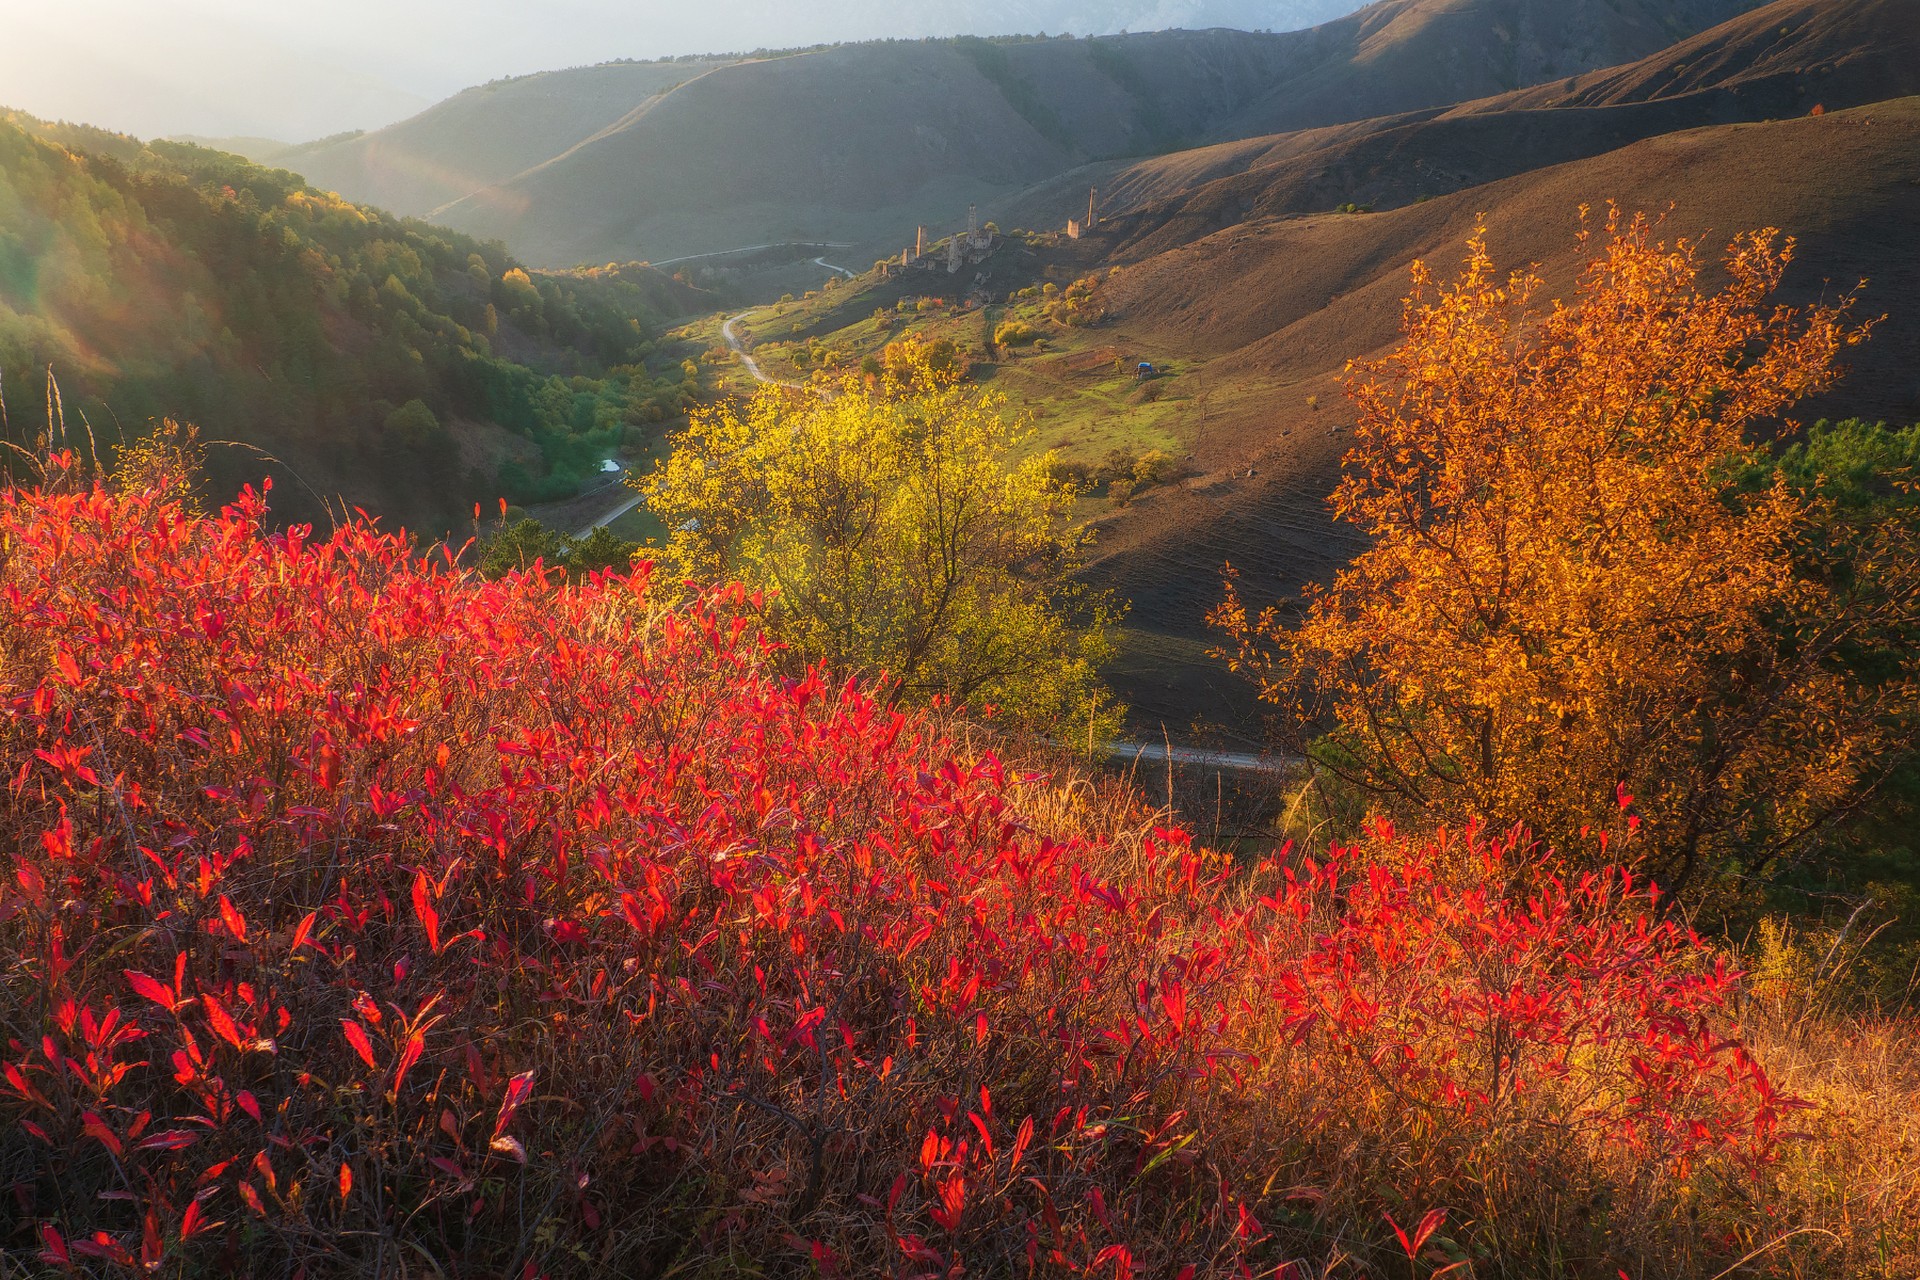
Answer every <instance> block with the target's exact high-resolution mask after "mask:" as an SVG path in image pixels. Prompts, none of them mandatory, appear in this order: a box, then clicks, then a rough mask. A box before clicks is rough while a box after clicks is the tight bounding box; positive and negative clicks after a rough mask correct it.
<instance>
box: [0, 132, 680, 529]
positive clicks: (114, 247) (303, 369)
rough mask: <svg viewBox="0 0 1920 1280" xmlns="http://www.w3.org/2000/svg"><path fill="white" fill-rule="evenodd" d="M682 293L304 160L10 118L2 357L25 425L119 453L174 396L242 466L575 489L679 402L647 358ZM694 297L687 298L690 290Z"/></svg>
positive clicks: (535, 494) (374, 493)
mask: <svg viewBox="0 0 1920 1280" xmlns="http://www.w3.org/2000/svg"><path fill="white" fill-rule="evenodd" d="M690 303H694V295H693V294H691V292H690V291H687V290H685V289H683V288H682V287H681V286H679V285H676V284H674V283H673V282H672V281H669V280H667V279H666V278H665V277H662V276H659V275H657V274H655V273H650V272H644V271H622V272H598V273H593V274H591V275H583V276H574V277H545V276H542V277H530V276H528V275H527V274H526V273H525V272H524V271H522V270H520V269H519V268H518V267H517V266H516V264H515V263H514V262H513V260H512V259H510V258H508V257H507V256H506V254H505V253H504V251H503V250H501V249H500V247H499V246H497V245H483V244H480V243H478V242H476V241H473V240H470V239H468V238H466V237H464V236H461V235H458V234H456V233H453V232H449V231H445V230H441V229H439V228H434V227H430V226H427V225H425V224H422V223H403V222H400V221H397V220H395V219H393V218H392V217H390V216H388V215H385V214H382V213H379V212H377V211H374V210H370V209H367V208H364V207H361V206H357V205H352V204H347V203H343V202H342V201H340V200H338V199H337V198H334V197H331V196H326V195H322V194H320V193H318V192H316V191H313V190H311V189H308V188H307V187H305V185H304V184H303V183H301V182H300V180H299V179H297V178H296V177H294V176H293V175H291V174H288V173H284V172H280V171H274V170H266V169H261V168H257V167H255V166H253V165H250V164H248V163H247V162H245V161H243V160H240V159H239V158H237V157H234V156H230V155H225V154H222V153H219V152H214V151H208V150H204V149H201V148H197V147H190V146H182V145H179V144H172V143H153V144H141V143H139V142H138V141H136V140H134V139H130V138H124V137H120V136H117V135H112V134H103V133H98V132H97V131H90V130H82V129H75V128H72V127H68V126H43V125H41V124H39V123H38V122H33V121H29V120H26V119H24V118H18V117H16V118H13V119H12V120H10V121H8V122H0V372H3V373H4V386H5V392H6V400H7V410H8V413H7V423H8V431H9V432H10V434H11V437H12V438H13V439H14V440H15V441H16V442H19V443H29V444H30V443H32V442H33V441H34V440H36V439H44V438H45V436H46V435H47V433H48V432H49V430H50V429H52V430H55V431H57V430H58V429H59V422H58V420H57V419H58V408H57V407H56V406H54V405H52V404H50V403H49V397H48V395H47V394H46V388H47V374H48V370H49V369H51V371H52V374H53V376H54V378H55V379H57V381H58V386H59V390H60V393H61V400H62V405H61V406H60V407H63V408H64V414H65V438H66V439H67V440H68V441H69V442H73V441H78V440H80V439H82V438H83V436H84V435H85V434H86V432H87V431H88V430H89V429H90V431H91V433H92V436H93V438H94V439H95V440H96V441H97V442H98V447H99V449H100V450H101V451H102V452H103V453H106V452H108V451H109V450H110V449H111V448H112V447H113V445H115V444H117V443H118V442H120V441H121V440H123V439H127V438H130V437H135V436H138V435H139V434H141V433H142V432H143V431H144V430H145V429H146V425H147V423H148V421H149V420H150V419H152V418H158V417H162V416H168V417H176V418H181V419H186V420H190V421H192V422H194V423H196V424H198V425H199V426H200V427H201V428H202V429H203V431H204V432H205V434H206V435H207V436H208V437H210V438H215V439H222V440H232V441H238V442H243V443H244V444H246V445H249V446H253V449H252V450H222V449H216V450H215V453H214V458H213V466H214V468H215V471H216V479H217V481H218V482H220V483H225V484H228V485H229V487H231V483H232V482H234V481H236V480H238V479H239V478H242V477H257V476H258V475H259V474H260V472H261V471H262V470H263V469H265V467H266V463H264V462H263V461H262V459H261V458H260V456H259V454H258V452H257V451H258V450H265V451H267V452H270V453H271V454H273V455H275V457H276V458H278V459H279V460H280V462H281V464H282V465H283V466H284V468H285V471H283V472H282V473H281V479H282V483H281V485H280V487H279V489H278V491H277V497H276V501H277V502H278V503H280V504H282V505H283V506H284V508H285V511H286V513H287V514H288V515H289V516H293V515H300V516H308V517H311V516H315V515H318V514H319V511H318V507H319V504H320V503H321V502H322V501H323V500H327V499H331V498H333V497H334V496H335V495H339V496H341V497H343V498H344V499H345V500H346V501H347V502H348V503H349V504H352V505H358V506H364V507H366V508H367V509H368V510H370V511H377V512H380V513H383V514H385V515H387V516H389V517H391V518H396V519H404V520H406V521H407V522H408V523H410V524H413V525H415V526H417V527H424V528H427V529H430V530H439V529H445V528H448V527H450V526H454V525H458V524H460V523H461V522H462V519H463V514H462V513H463V512H465V513H468V516H467V518H470V510H471V503H472V502H473V501H475V500H477V499H486V500H491V499H492V498H493V497H494V496H495V495H497V494H499V493H502V492H505V493H507V494H508V495H509V496H511V497H513V498H515V499H516V500H527V499H534V498H539V497H544V496H555V495H558V494H563V493H566V492H570V491H571V490H572V489H573V488H575V487H577V485H578V484H579V483H580V480H581V479H582V477H584V476H585V475H587V474H588V473H590V472H591V471H594V470H596V469H597V468H598V465H599V462H600V460H601V459H602V458H603V457H605V456H606V455H607V454H608V453H610V452H612V451H613V450H615V449H618V448H621V447H623V446H625V445H629V444H636V443H639V442H641V440H642V439H643V438H644V437H646V436H647V435H648V434H649V433H650V432H652V431H653V430H654V429H655V426H654V424H655V423H657V422H659V421H661V420H664V419H665V418H666V417H667V416H668V415H669V414H670V413H674V412H677V411H678V410H679V408H680V406H681V404H682V402H683V400H684V399H685V398H686V395H687V394H688V393H687V389H686V388H685V386H684V385H683V382H684V378H685V375H684V374H683V373H682V371H681V370H680V369H679V368H678V366H677V365H673V364H668V365H665V366H663V368H664V369H665V372H664V373H663V374H662V375H660V376H656V375H655V374H654V373H652V372H649V370H648V369H647V367H646V365H645V360H646V357H647V356H648V354H649V352H650V351H651V344H650V341H649V338H650V335H651V333H652V332H653V331H654V328H655V326H656V325H657V324H658V322H659V320H660V319H661V318H663V317H665V316H667V315H670V314H672V313H674V312H675V311H676V310H678V309H680V308H682V307H684V306H687V305H689V304H690ZM694 305H698V304H697V303H694Z"/></svg>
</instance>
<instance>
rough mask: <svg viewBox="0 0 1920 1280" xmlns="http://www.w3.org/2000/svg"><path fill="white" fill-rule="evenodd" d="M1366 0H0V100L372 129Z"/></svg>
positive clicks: (1254, 21) (89, 115) (58, 110)
mask: <svg viewBox="0 0 1920 1280" xmlns="http://www.w3.org/2000/svg"><path fill="white" fill-rule="evenodd" d="M1360 3H1361V0H701V2H699V3H693V2H690V0H541V2H539V3H524V2H522V3H516V2H514V0H325V2H324V3H320V4H311V3H309V4H288V3H286V2H285V0H0V105H4V106H10V107H17V108H19V109H21V110H24V111H29V112H32V113H33V114H35V115H39V116H44V117H49V118H57V119H66V120H78V121H83V122H85V123H88V124H95V125H101V126H104V127H107V128H112V129H119V130H122V131H124V132H128V133H135V134H139V135H141V136H146V137H151V136H160V135H165V134H174V133H200V134H212V135H216V136H225V135H242V134H245V135H256V136H262V137H271V138H280V139H283V140H286V141H289V142H301V141H306V140H307V139H309V138H315V137H321V136H323V135H326V134H330V133H337V132H340V131H341V130H345V129H365V128H376V127H378V126H380V125H382V124H387V123H389V122H391V121H393V120H397V119H400V118H401V117H403V116H407V115H411V114H412V113H413V112H415V111H417V110H419V109H420V108H421V107H423V106H426V105H427V104H428V103H431V102H435V101H438V100H439V99H441V98H444V97H446V96H448V95H449V94H452V93H454V92H457V91H458V90H460V89H463V88H466V87H467V86H469V85H473V84H479V83H482V82H484V81H487V80H491V79H496V78H498V77H501V76H507V75H522V74H525V73H527V72H532V71H544V70H550V69H552V68H555V67H566V66H578V65H581V64H584V63H592V62H605V61H608V60H610V59H613V58H652V57H659V56H662V55H668V54H682V53H708V52H733V51H741V50H748V49H753V48H759V47H772V48H778V47H790V46H794V45H804V44H814V43H824V42H828V41H834V40H860V39H872V38H876V37H882V36H902V37H911V36H923V35H954V34H974V35H992V34H1003V33H1008V32H1023V33H1026V32H1036V31H1047V32H1052V33H1058V32H1062V31H1071V32H1073V33H1075V34H1087V33H1095V32H1111V31H1119V30H1123V29H1124V30H1131V31H1149V30H1156V29H1159V28H1162V27H1204V26H1235V27H1248V28H1259V27H1271V28H1273V29H1275V30H1284V29H1288V28H1292V27H1299V26H1307V25H1311V24H1312V23H1314V22H1319V21H1324V20H1325V19H1327V18H1329V17H1333V16H1336V15H1338V14H1341V13H1345V12H1349V11H1351V10H1353V9H1356V8H1359V7H1360Z"/></svg>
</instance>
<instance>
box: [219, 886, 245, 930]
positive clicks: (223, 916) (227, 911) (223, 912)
mask: <svg viewBox="0 0 1920 1280" xmlns="http://www.w3.org/2000/svg"><path fill="white" fill-rule="evenodd" d="M220 920H221V922H222V923H223V924H225V925H226V926H227V932H228V933H230V934H232V935H233V936H234V938H235V940H237V941H240V942H245V941H246V940H247V922H246V919H245V917H243V916H242V915H241V914H240V912H239V910H238V909H237V908H236V907H235V906H234V905H233V900H232V899H230V898H228V897H227V895H226V894H224V893H223V894H221V895H220Z"/></svg>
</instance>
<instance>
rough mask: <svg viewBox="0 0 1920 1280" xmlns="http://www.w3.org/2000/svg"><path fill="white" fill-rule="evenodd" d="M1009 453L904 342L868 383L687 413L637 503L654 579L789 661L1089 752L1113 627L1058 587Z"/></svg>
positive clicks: (1079, 547)
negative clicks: (736, 622)
mask: <svg viewBox="0 0 1920 1280" xmlns="http://www.w3.org/2000/svg"><path fill="white" fill-rule="evenodd" d="M1027 436H1028V432H1027V430H1026V429H1025V428H1023V427H1021V426H1019V425H1017V424H1015V423H1014V422H1012V421H1010V420H1009V419H1008V417H1007V416H1006V413H1005V406H1004V401H1003V399H1002V398H1001V397H999V396H997V395H994V394H991V393H986V392H982V391H980V390H979V389H977V388H975V387H972V386H970V385H968V384H966V383H964V382H963V381H962V378H961V370H960V368H959V364H958V362H957V361H956V360H955V359H953V352H952V351H951V344H944V345H943V344H922V343H918V342H914V341H911V340H909V341H906V342H900V343H892V344H889V345H888V347H887V349H886V360H885V365H884V368H883V370H882V371H881V372H880V373H878V374H860V373H853V374H850V375H847V376H846V377H844V378H843V379H842V380H841V381H840V382H839V383H838V384H836V385H826V384H825V383H824V381H817V382H816V385H815V387H814V388H812V389H808V390H796V389H793V388H787V387H781V386H772V385H769V386H765V387H762V388H761V389H760V390H759V391H758V392H757V393H756V394H755V395H754V396H753V397H752V398H751V399H750V400H748V401H746V402H745V403H744V404H739V403H731V402H730V403H727V404H723V405H720V406H716V407H712V408H706V409H700V410H696V411H695V412H694V414H693V415H692V420H691V423H690V425H689V426H688V427H687V429H686V430H685V431H684V432H682V433H680V434H679V435H678V436H676V437H675V438H674V440H673V442H672V449H671V451H670V452H669V454H668V456H667V458H666V459H665V461H663V462H662V463H661V464H660V466H659V467H658V468H657V469H656V470H655V472H654V473H653V474H652V475H651V476H649V477H647V478H646V479H644V480H642V481H640V482H639V483H640V485H641V487H642V491H643V492H645V493H646V495H647V501H648V505H649V506H650V507H651V508H652V510H653V512H654V513H655V515H657V516H658V517H659V518H660V520H661V521H662V522H663V523H664V525H665V526H666V528H667V529H668V530H670V531H671V536H670V540H669V541H668V543H667V544H666V546H665V547H664V548H661V549H659V554H660V555H661V557H662V559H663V561H664V562H665V565H666V567H668V568H669V569H670V570H671V571H672V572H674V573H677V574H679V575H681V576H682V577H683V578H686V579H691V580H694V581H700V582H715V581H739V582H743V583H745V584H747V585H748V586H750V587H753V588H757V589H761V590H763V591H765V592H767V593H768V602H767V605H766V606H765V611H764V616H765V618H766V622H767V626H768V629H769V631H770V633H771V634H772V635H774V636H775V637H777V638H778V639H780V640H781V641H783V642H784V643H786V644H787V645H788V646H789V647H790V648H791V649H792V650H793V651H794V652H795V654H796V655H798V656H799V657H800V658H802V659H804V660H807V661H816V660H817V661H822V662H824V663H826V664H827V665H828V666H829V667H830V668H831V669H833V670H835V671H837V672H843V673H861V674H864V675H867V676H869V677H879V676H882V675H884V677H885V678H886V679H887V680H889V681H891V682H893V683H894V685H895V686H896V687H897V688H898V689H899V690H900V691H902V692H904V693H905V694H907V695H908V696H911V697H916V698H921V699H925V698H930V697H933V696H946V697H949V698H952V699H954V700H957V701H959V702H963V703H966V704H968V705H970V706H972V707H974V708H976V709H979V708H983V707H985V706H989V705H990V706H993V707H996V708H998V709H1000V710H1001V711H1002V712H1003V713H1005V714H1006V715H1009V716H1011V717H1013V718H1015V719H1017V720H1019V721H1022V722H1025V723H1028V724H1031V725H1038V726H1047V727H1049V728H1052V729H1056V730H1057V729H1058V727H1059V726H1061V725H1062V724H1068V725H1074V726H1078V728H1076V729H1075V734H1076V736H1077V734H1078V733H1079V732H1081V731H1083V730H1084V729H1085V728H1087V727H1089V726H1090V727H1091V729H1092V731H1093V732H1095V733H1097V734H1100V735H1102V736H1104V735H1106V734H1108V733H1110V732H1111V730H1112V729H1113V728H1114V727H1115V725H1116V724H1117V711H1116V708H1115V707H1114V706H1113V705H1112V704H1111V703H1110V702H1109V700H1108V698H1107V696H1106V694H1105V693H1104V691H1103V688H1102V686H1101V684H1100V681H1099V679H1098V677H1097V674H1096V671H1097V668H1098V666H1099V664H1100V663H1101V662H1103V661H1104V660H1105V659H1106V657H1107V656H1108V654H1109V652H1110V642H1109V638H1108V636H1109V630H1110V625H1111V623H1112V620H1113V617H1114V610H1113V608H1112V606H1111V604H1110V603H1109V602H1108V600H1107V599H1106V598H1105V597H1104V596H1103V595H1100V594H1098V593H1095V592H1090V591H1088V590H1086V589H1085V588H1083V587H1080V586H1078V585H1076V584H1074V583H1073V581H1072V580H1071V576H1070V575H1071V573H1072V571H1073V570H1074V569H1075V568H1076V567H1077V565H1078V564H1079V562H1080V558H1081V555H1082V552H1083V550H1084V548H1085V546H1086V543H1087V535H1086V534H1085V533H1084V532H1083V531H1082V530H1081V529H1079V528H1078V527H1076V526H1075V525H1074V524H1073V523H1072V522H1071V521H1070V518H1069V515H1070V506H1071V503H1072V498H1073V490H1072V488H1071V487H1070V486H1068V485H1065V484H1062V483H1060V482H1059V481H1057V480H1055V479H1054V478H1053V477H1052V475H1051V474H1050V468H1049V465H1048V464H1049V463H1050V461H1051V455H1039V456H1030V457H1027V458H1025V459H1024V460H1017V451H1018V449H1019V447H1020V446H1021V444H1022V443H1023V442H1024V441H1025V440H1026V439H1027Z"/></svg>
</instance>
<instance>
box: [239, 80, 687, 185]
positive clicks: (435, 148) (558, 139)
mask: <svg viewBox="0 0 1920 1280" xmlns="http://www.w3.org/2000/svg"><path fill="white" fill-rule="evenodd" d="M720 65H724V62H712V61H705V60H692V59H689V60H684V61H674V60H671V59H670V60H667V61H664V62H613V63H607V64H605V65H603V66H596V67H577V68H574V69H572V70H568V71H553V72H546V73H543V74H540V75H531V76H519V77H516V78H514V79H510V80H497V81H494V82H493V83H491V84H484V85H480V86H477V87H475V88H472V89H468V90H466V91H465V92H464V93H459V94H455V95H454V96H453V97H451V98H449V99H447V100H446V101H445V102H441V103H438V104H436V105H435V106H432V107H429V108H428V109H427V110H425V111H423V112H421V113H420V114H419V115H416V116H413V117H411V118H409V119H406V120H402V121H400V122H399V123H398V124H392V125H388V126H387V127H386V128H384V129H379V130H375V131H374V132H372V133H363V134H359V135H357V136H353V137H349V138H344V139H340V140H338V141H335V142H331V143H329V142H325V141H323V142H321V143H318V144H313V145H309V146H305V147H294V148H288V149H286V150H284V151H282V152H281V153H280V154H278V155H275V156H273V157H272V159H273V163H275V164H278V165H281V166H283V167H285V168H288V169H293V170H295V171H297V172H298V173H299V174H300V175H301V176H302V177H304V178H306V179H307V181H308V182H311V183H312V184H313V185H315V186H317V187H319V188H321V189H322V190H326V191H338V192H340V193H342V194H343V195H346V196H347V197H349V198H350V199H353V200H358V201H361V202H363V203H366V204H372V205H378V206H379V207H380V208H382V209H390V210H392V211H393V212H395V213H398V214H402V215H409V216H413V217H426V216H428V215H429V214H431V213H432V212H433V211H434V210H436V209H438V208H440V207H441V206H442V205H445V204H449V203H451V202H453V201H456V200H459V199H460V198H461V197H463V196H466V195H470V194H471V193H473V192H475V191H478V190H480V189H481V188H483V187H488V186H492V185H493V184H495V183H498V182H504V181H506V180H507V179H509V178H511V177H513V176H514V175H515V174H517V173H520V172H522V171H523V170H526V169H530V168H533V167H534V166H535V165H538V164H541V163H542V162H544V161H547V160H551V159H552V158H553V157H555V156H558V155H561V154H563V153H565V152H566V151H568V150H569V149H571V148H573V147H575V146H577V145H579V144H580V143H582V142H584V141H586V140H587V139H588V138H591V137H593V136H594V135H595V134H597V133H599V132H600V131H602V130H603V129H608V128H611V127H613V126H615V125H617V124H618V123H619V122H620V121H621V119H623V118H624V117H625V116H627V115H628V114H629V113H631V112H633V111H635V110H637V109H639V108H640V107H641V106H642V105H644V104H645V103H646V102H647V101H649V100H650V99H652V98H654V97H656V96H657V95H659V94H662V93H665V92H667V91H668V90H670V89H673V88H674V87H676V86H678V85H681V84H684V83H686V82H687V81H689V80H691V79H693V78H695V77H696V76H700V75H703V74H705V73H706V72H708V71H710V70H712V69H713V68H714V67H716V66H720Z"/></svg>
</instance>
